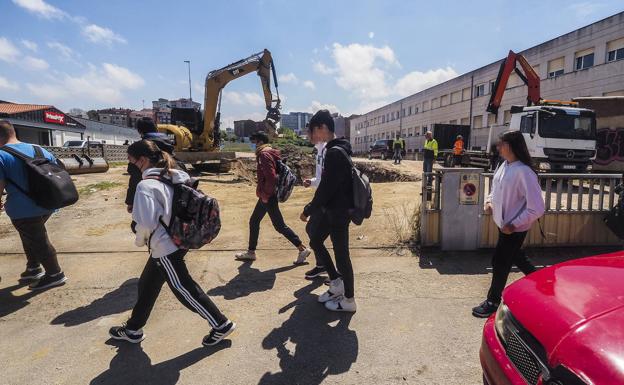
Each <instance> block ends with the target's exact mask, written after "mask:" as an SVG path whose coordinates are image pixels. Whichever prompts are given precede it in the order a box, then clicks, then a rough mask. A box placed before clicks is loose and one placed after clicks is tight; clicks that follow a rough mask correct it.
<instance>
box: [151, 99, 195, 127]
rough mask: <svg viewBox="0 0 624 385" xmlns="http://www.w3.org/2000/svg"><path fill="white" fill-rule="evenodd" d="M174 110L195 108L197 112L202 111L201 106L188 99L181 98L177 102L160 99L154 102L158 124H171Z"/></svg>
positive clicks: (153, 107)
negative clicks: (172, 110)
mask: <svg viewBox="0 0 624 385" xmlns="http://www.w3.org/2000/svg"><path fill="white" fill-rule="evenodd" d="M172 108H193V109H195V110H197V111H199V110H200V109H201V104H200V103H197V102H194V101H193V100H191V99H188V98H180V99H176V100H168V99H163V98H160V99H158V100H154V101H152V109H153V111H154V118H155V119H156V123H160V124H170V123H171V109H172Z"/></svg>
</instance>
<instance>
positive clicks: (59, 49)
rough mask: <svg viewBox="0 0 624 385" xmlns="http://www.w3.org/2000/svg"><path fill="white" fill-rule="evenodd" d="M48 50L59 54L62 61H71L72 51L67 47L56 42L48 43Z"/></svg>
mask: <svg viewBox="0 0 624 385" xmlns="http://www.w3.org/2000/svg"><path fill="white" fill-rule="evenodd" d="M48 48H50V49H52V50H54V51H55V52H56V53H58V54H60V55H61V56H62V57H63V58H64V59H71V58H72V57H73V56H74V50H72V49H71V48H69V47H68V46H66V45H64V44H61V43H59V42H57V41H54V42H49V43H48Z"/></svg>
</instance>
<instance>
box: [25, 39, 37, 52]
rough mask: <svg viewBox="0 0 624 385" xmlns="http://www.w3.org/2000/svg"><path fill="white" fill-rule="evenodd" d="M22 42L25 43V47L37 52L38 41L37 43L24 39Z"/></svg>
mask: <svg viewBox="0 0 624 385" xmlns="http://www.w3.org/2000/svg"><path fill="white" fill-rule="evenodd" d="M22 44H23V45H24V47H26V48H28V49H29V50H31V51H33V52H37V48H38V46H37V43H35V42H34V41H30V40H26V39H22Z"/></svg>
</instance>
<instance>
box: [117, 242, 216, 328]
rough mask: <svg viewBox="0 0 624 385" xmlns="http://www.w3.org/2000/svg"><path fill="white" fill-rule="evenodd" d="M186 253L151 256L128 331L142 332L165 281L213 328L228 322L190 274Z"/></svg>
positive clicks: (178, 296) (177, 295)
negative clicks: (158, 256)
mask: <svg viewBox="0 0 624 385" xmlns="http://www.w3.org/2000/svg"><path fill="white" fill-rule="evenodd" d="M186 253H187V251H186V250H178V251H176V252H175V253H173V254H169V255H167V256H164V257H162V258H152V257H151V256H150V257H149V260H148V261H147V263H146V264H145V267H144V268H143V273H141V278H139V298H138V299H137V302H136V305H134V308H133V309H132V315H131V316H130V319H129V320H128V322H127V323H126V326H127V328H128V329H130V330H139V329H141V328H142V327H143V326H145V324H146V323H147V319H148V318H149V316H150V313H151V312H152V309H153V308H154V304H155V303H156V298H158V295H159V294H160V289H161V288H162V286H163V284H164V283H165V282H167V284H168V285H169V287H170V288H171V291H173V294H175V296H176V297H177V298H178V300H179V301H180V302H181V303H182V304H183V305H184V306H186V307H187V308H188V309H190V310H191V311H193V312H195V313H197V314H199V315H200V316H201V317H203V318H204V319H206V320H207V321H208V323H209V324H210V326H212V327H213V328H216V327H219V326H221V325H223V324H224V323H225V322H226V321H227V318H226V317H225V316H224V315H223V314H221V312H220V311H219V309H218V308H217V306H216V305H215V304H214V303H213V302H212V301H211V300H210V298H208V295H206V293H205V292H204V291H203V290H202V288H201V287H199V285H198V284H197V283H196V282H195V281H194V280H193V278H192V277H191V275H190V274H189V272H188V269H187V268H186V263H185V262H184V256H185V255H186Z"/></svg>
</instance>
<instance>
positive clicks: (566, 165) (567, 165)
mask: <svg viewBox="0 0 624 385" xmlns="http://www.w3.org/2000/svg"><path fill="white" fill-rule="evenodd" d="M563 169H564V170H576V166H575V165H573V164H564V165H563Z"/></svg>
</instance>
